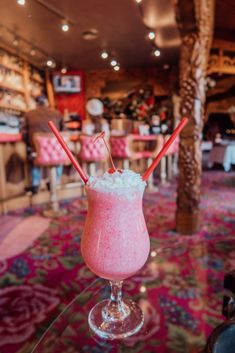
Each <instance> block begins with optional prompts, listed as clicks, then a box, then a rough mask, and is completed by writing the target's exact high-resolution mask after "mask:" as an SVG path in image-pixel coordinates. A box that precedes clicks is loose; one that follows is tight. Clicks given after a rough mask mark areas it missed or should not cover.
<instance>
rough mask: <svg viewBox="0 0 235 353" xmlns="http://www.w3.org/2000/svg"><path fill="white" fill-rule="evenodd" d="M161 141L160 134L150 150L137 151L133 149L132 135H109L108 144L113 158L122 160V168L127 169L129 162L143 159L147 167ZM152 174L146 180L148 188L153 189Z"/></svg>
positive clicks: (158, 148)
mask: <svg viewBox="0 0 235 353" xmlns="http://www.w3.org/2000/svg"><path fill="white" fill-rule="evenodd" d="M162 143H163V139H162V138H161V135H159V136H157V137H156V147H155V149H154V150H152V151H146V150H144V151H138V152H135V151H134V150H133V136H132V135H126V136H110V146H111V153H112V157H113V159H116V160H118V161H122V164H123V168H124V169H128V168H129V167H130V163H131V162H133V161H137V160H141V159H145V160H146V162H147V167H149V166H150V164H151V163H152V161H153V158H154V157H155V156H156V154H157V153H158V151H159V150H160V148H161V146H162ZM153 187H154V186H153V175H152V174H151V175H150V177H149V180H148V188H149V189H153Z"/></svg>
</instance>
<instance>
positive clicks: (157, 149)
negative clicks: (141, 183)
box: [140, 135, 164, 190]
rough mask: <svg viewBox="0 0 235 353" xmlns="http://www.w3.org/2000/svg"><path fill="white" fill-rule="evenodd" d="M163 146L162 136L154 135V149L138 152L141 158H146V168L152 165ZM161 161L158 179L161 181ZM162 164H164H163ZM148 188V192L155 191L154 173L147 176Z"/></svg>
mask: <svg viewBox="0 0 235 353" xmlns="http://www.w3.org/2000/svg"><path fill="white" fill-rule="evenodd" d="M163 144H164V137H163V135H156V140H155V147H154V149H153V150H152V151H151V150H150V151H142V152H140V153H141V154H142V156H143V157H142V158H146V160H147V168H148V167H149V166H150V165H151V164H152V163H153V160H154V158H155V157H156V156H157V154H158V153H159V152H160V150H161V148H162V146H163ZM161 163H162V160H161V162H160V169H161V173H160V178H161V181H162V169H163V168H162V164H161ZM163 163H164V162H163ZM148 188H149V189H150V190H154V189H155V190H157V187H156V186H155V185H154V173H152V174H151V175H150V176H149V179H148Z"/></svg>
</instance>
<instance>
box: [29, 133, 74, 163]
mask: <svg viewBox="0 0 235 353" xmlns="http://www.w3.org/2000/svg"><path fill="white" fill-rule="evenodd" d="M63 138H64V140H65V141H66V140H68V138H67V135H65V134H63ZM33 140H34V145H35V147H36V154H37V156H36V158H35V160H34V164H36V165H38V166H57V165H61V164H67V163H69V159H68V157H67V155H66V154H65V152H64V150H63V149H62V147H61V146H60V144H59V143H58V141H57V139H56V137H55V136H54V135H52V134H48V133H35V134H34V137H33ZM66 142H67V141H66Z"/></svg>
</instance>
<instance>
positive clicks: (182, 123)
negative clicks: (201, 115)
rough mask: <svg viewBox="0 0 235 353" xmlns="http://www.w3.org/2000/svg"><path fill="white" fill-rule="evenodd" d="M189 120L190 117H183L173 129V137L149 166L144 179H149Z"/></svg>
mask: <svg viewBox="0 0 235 353" xmlns="http://www.w3.org/2000/svg"><path fill="white" fill-rule="evenodd" d="M187 122H188V118H183V119H182V120H181V122H180V123H179V125H178V126H177V128H176V129H175V130H174V131H173V133H172V135H171V137H170V138H169V140H167V142H166V143H165V145H164V146H163V147H162V149H161V151H160V152H159V153H158V155H157V156H156V158H155V159H154V160H153V163H152V164H151V165H150V166H149V168H148V169H147V170H146V172H145V173H144V175H143V176H142V179H143V180H144V181H145V180H147V179H148V177H149V176H150V174H151V173H152V172H153V171H154V169H155V168H156V166H157V165H158V163H159V162H160V160H161V159H162V157H163V156H164V155H165V154H166V152H167V150H168V148H169V147H170V145H171V144H172V143H173V142H174V140H175V139H176V137H177V136H178V135H179V133H180V131H181V130H182V129H183V128H184V127H185V125H186V124H187Z"/></svg>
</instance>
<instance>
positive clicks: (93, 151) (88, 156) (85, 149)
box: [78, 134, 108, 175]
mask: <svg viewBox="0 0 235 353" xmlns="http://www.w3.org/2000/svg"><path fill="white" fill-rule="evenodd" d="M93 140H94V136H91V135H86V134H81V135H80V136H79V142H80V151H79V153H78V159H79V160H80V162H81V164H82V167H83V168H84V169H89V170H87V172H88V174H89V175H95V174H96V169H97V168H96V165H97V163H99V164H101V165H102V166H103V168H102V169H103V170H104V166H106V165H107V160H108V151H107V148H106V147H105V144H104V141H103V140H102V139H101V138H100V139H98V140H97V141H96V142H95V143H94V142H93ZM106 168H107V166H106ZM103 170H102V171H103Z"/></svg>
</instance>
